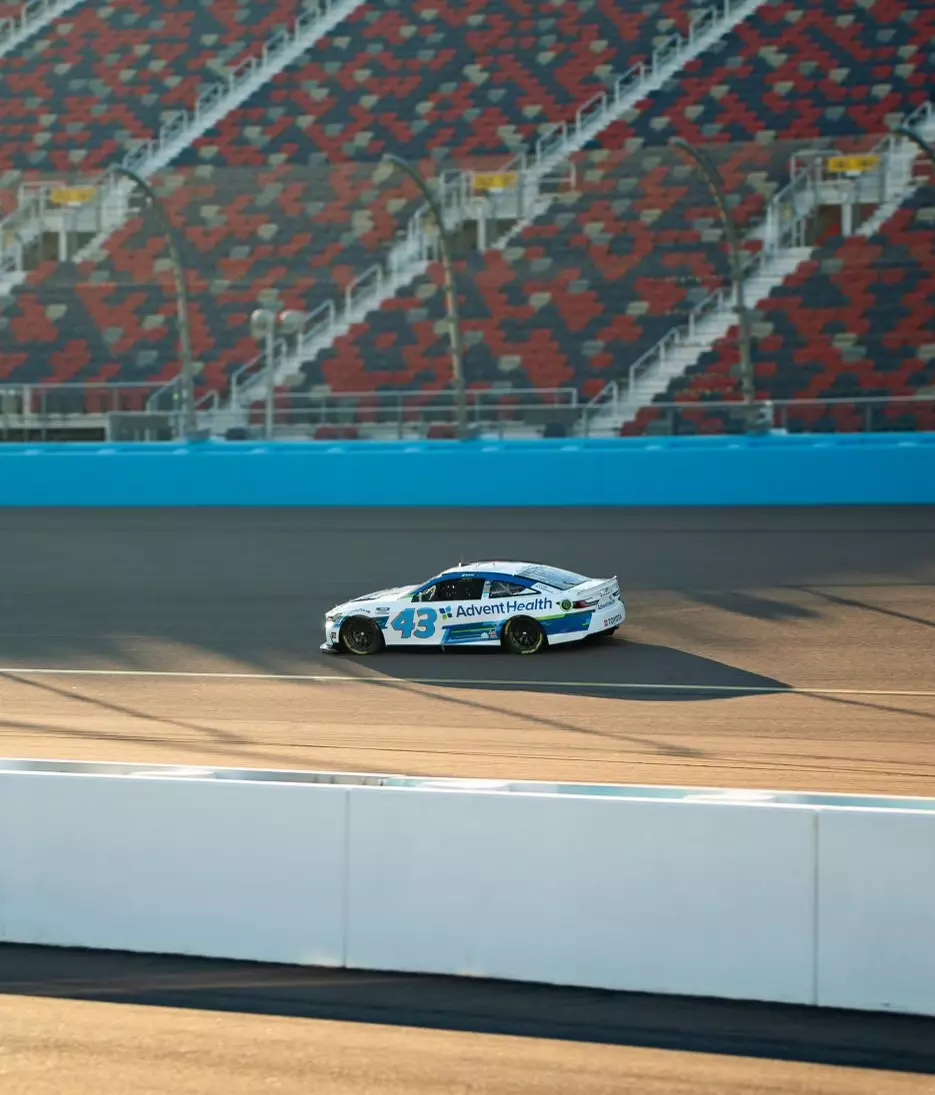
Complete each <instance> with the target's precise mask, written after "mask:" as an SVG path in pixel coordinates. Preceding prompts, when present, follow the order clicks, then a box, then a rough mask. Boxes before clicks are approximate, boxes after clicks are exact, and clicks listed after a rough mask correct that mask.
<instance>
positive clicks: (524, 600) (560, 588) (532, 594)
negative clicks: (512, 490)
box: [321, 562, 626, 655]
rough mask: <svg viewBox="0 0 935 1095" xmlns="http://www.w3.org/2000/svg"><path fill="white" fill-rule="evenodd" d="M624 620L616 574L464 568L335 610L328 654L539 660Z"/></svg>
mask: <svg viewBox="0 0 935 1095" xmlns="http://www.w3.org/2000/svg"><path fill="white" fill-rule="evenodd" d="M625 619H626V609H625V607H624V603H623V601H622V600H621V598H620V586H619V584H618V582H617V578H616V576H614V577H613V578H588V577H586V576H585V575H583V574H575V573H574V572H573V571H570V570H563V569H562V568H561V567H554V566H548V565H547V564H545V563H503V562H481V563H459V564H458V565H457V566H455V567H451V568H450V569H449V570H445V571H442V573H441V574H436V575H435V576H434V577H433V578H429V580H428V581H426V582H422V583H421V584H419V585H408V586H394V587H393V588H391V589H381V590H377V592H376V593H367V594H365V595H364V596H363V597H355V598H353V599H352V600H350V601H345V602H344V603H343V604H339V605H335V606H334V608H330V609H329V610H328V611H327V613H326V614H325V641H324V642H323V643H322V645H321V649H322V650H325V651H330V652H335V653H347V654H356V655H367V654H377V653H379V652H380V651H381V650H385V649H386V648H387V647H390V646H392V647H400V648H407V647H408V648H420V647H440V648H447V647H461V646H486V647H497V646H499V647H501V648H502V649H504V650H507V651H509V652H510V653H512V654H537V653H539V651H541V650H545V649H546V648H547V647H549V646H553V645H555V644H557V643H570V642H577V641H581V640H582V639H586V638H593V637H597V636H601V637H606V636H610V635H612V634H613V633H614V632H615V631H616V630H617V628H618V627H620V625H621V624H622V623H623V622H624V620H625Z"/></svg>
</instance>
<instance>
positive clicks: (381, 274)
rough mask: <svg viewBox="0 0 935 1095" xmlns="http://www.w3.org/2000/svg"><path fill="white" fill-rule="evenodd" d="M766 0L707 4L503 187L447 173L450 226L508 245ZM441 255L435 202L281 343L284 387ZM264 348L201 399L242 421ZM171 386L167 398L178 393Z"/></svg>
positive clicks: (539, 146) (279, 371)
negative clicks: (651, 100) (629, 118)
mask: <svg viewBox="0 0 935 1095" xmlns="http://www.w3.org/2000/svg"><path fill="white" fill-rule="evenodd" d="M764 3H766V0H720V2H719V3H718V4H717V5H716V6H714V7H710V8H707V9H705V10H703V11H701V12H699V13H698V14H697V15H696V16H695V17H694V19H693V20H692V23H691V27H690V29H689V32H688V34H687V35H681V34H677V33H676V34H673V35H671V36H670V37H669V38H667V39H666V40H665V41H664V42H662V43H660V45H659V46H657V48H656V49H655V50H654V51H653V55H652V57H651V58H650V60H649V61H648V62H647V63H641V64H638V65H634V66H633V67H632V68H631V69H629V71H627V72H626V73H624V74H623V75H622V76H620V77H618V79H617V80H616V81H615V83H614V86H613V88H612V89H611V90H609V91H605V92H601V93H600V94H598V95H596V96H594V97H593V98H592V99H590V100H589V101H588V102H586V103H584V104H583V105H582V106H581V107H580V108H579V109H578V111H577V112H576V114H575V117H574V119H573V120H571V121H567V122H559V123H557V124H555V125H553V126H552V127H551V128H550V129H548V130H547V131H546V132H545V133H543V134H542V136H540V137H539V139H538V141H537V142H536V144H535V146H534V147H533V148H532V149H531V150H529V151H526V152H523V153H520V154H519V155H517V156H514V157H513V158H511V159H510V160H509V161H507V162H506V163H505V164H503V166H502V167H501V168H500V169H499V170H497V171H496V172H490V173H488V172H485V173H484V174H492V175H495V176H497V177H498V178H499V179H502V180H505V185H504V187H503V189H502V190H494V191H493V192H487V193H480V194H479V193H478V192H477V188H476V186H475V177H474V175H475V173H474V172H449V173H446V174H445V175H443V176H442V178H441V179H439V180H438V185H437V188H436V196H437V199H438V203H439V205H440V207H441V209H442V211H443V214H444V219H445V224H446V227H447V228H448V229H449V231H451V232H455V231H457V230H458V229H459V228H461V227H462V226H463V225H465V224H467V223H468V222H476V224H477V229H478V240H479V247H480V249H481V250H486V249H487V248H488V247H491V248H492V247H503V246H505V245H506V244H507V243H508V242H509V240H510V239H512V238H513V237H514V236H516V235H517V234H518V233H519V232H521V231H522V229H523V228H524V227H525V226H526V225H528V224H529V223H531V222H532V221H533V220H534V219H536V218H537V217H539V216H541V215H542V213H543V212H545V210H546V209H547V208H548V207H549V205H550V204H551V201H552V200H553V195H554V193H555V192H556V191H557V190H560V189H561V188H562V187H563V186H566V185H569V184H571V185H573V183H574V173H573V169H572V168H571V157H572V156H573V155H574V154H575V153H576V152H580V151H581V150H582V149H583V148H585V147H586V146H587V145H588V144H589V143H590V142H591V141H593V140H594V139H595V138H596V137H597V136H598V135H599V134H600V133H601V132H603V130H605V129H606V128H607V127H608V126H610V125H612V124H613V123H614V122H616V121H619V120H620V119H622V118H623V117H624V116H625V115H626V114H628V113H629V112H630V111H633V110H634V109H636V108H637V107H638V106H639V104H640V103H641V102H642V101H643V100H644V99H646V98H647V97H649V96H650V95H652V94H653V92H656V91H658V90H660V89H661V88H662V87H663V85H664V84H666V83H667V82H669V81H671V80H672V79H673V78H674V77H677V76H678V74H679V72H680V71H681V70H682V69H683V68H684V66H685V65H686V64H688V62H690V61H692V60H694V59H695V58H697V57H699V56H700V55H701V54H702V53H704V52H705V51H706V50H708V49H709V48H710V47H711V46H712V45H714V44H715V43H716V42H718V41H720V40H721V39H722V38H723V37H724V36H725V35H726V34H728V33H730V31H732V30H733V29H734V28H735V27H736V26H737V25H738V24H739V23H742V22H743V21H744V20H745V19H747V18H748V17H749V16H750V15H752V14H753V13H754V12H755V11H756V10H757V9H758V8H760V7H762V6H763V4H764ZM439 257H440V253H439V245H438V240H437V232H436V231H435V229H434V224H433V221H432V217H431V211H430V210H429V208H428V206H427V205H425V206H423V207H422V208H421V209H419V210H418V211H417V212H416V213H415V214H414V216H413V217H412V219H411V220H410V222H409V225H408V227H407V229H406V232H405V236H404V238H403V239H402V240H401V241H400V242H399V243H398V244H397V245H396V246H394V247H393V248H392V249H391V250H390V252H389V254H388V255H387V258H386V260H385V262H384V263H382V264H380V265H376V266H373V267H371V268H370V269H368V270H366V271H365V272H364V273H363V274H361V276H360V277H359V278H357V280H356V281H354V282H353V283H352V284H351V285H350V286H349V287H348V288H347V290H346V292H345V293H344V295H343V297H342V298H341V299H340V300H338V301H329V302H327V303H325V304H323V305H321V306H320V307H319V308H317V309H316V310H315V311H314V312H312V313H310V314H309V316H308V317H307V324H306V329H305V331H304V333H303V334H302V335H301V336H300V337H299V339H298V340H297V344H296V345H295V346H291V345H289V344H287V343H286V342H285V341H283V342H280V343H277V345H276V349H275V352H274V356H273V362H272V366H271V367H272V368H273V369H274V377H275V382H276V385H277V386H280V385H288V382H289V380H290V379H291V378H292V377H293V376H294V375H295V373H296V372H297V371H298V369H299V368H300V367H301V366H302V365H303V364H304V363H306V362H308V361H312V360H314V359H315V358H316V357H317V356H318V354H320V353H322V352H323V351H325V350H327V349H328V348H329V347H331V346H332V345H333V344H334V342H335V341H336V340H337V339H338V338H340V337H341V336H342V335H344V334H346V333H347V332H348V331H349V330H350V329H351V328H352V327H354V326H356V325H357V324H359V323H362V322H363V321H364V320H365V319H366V318H367V316H368V315H369V314H370V313H372V312H374V311H376V310H377V309H378V308H380V307H381V305H382V304H383V303H384V302H386V301H387V300H390V299H392V298H393V297H394V296H396V294H397V293H399V292H400V291H401V290H403V289H405V288H407V287H408V286H409V285H411V284H412V283H413V282H414V281H415V280H416V278H418V277H420V276H421V275H423V274H424V273H425V272H426V271H427V270H428V268H429V266H430V265H431V264H432V263H433V262H435V261H437V260H438V259H439ZM269 367H270V365H269V364H268V362H267V360H266V357H265V355H262V354H260V355H257V357H255V358H254V359H253V360H251V361H249V362H247V363H246V364H245V365H244V366H243V367H242V368H241V369H240V370H239V371H238V372H237V373H235V374H234V376H233V378H232V385H231V391H230V393H229V395H228V397H227V399H226V400H222V399H221V398H220V396H219V394H218V393H210V394H209V395H208V396H206V397H205V398H204V400H203V402H202V408H203V409H205V410H207V409H208V408H215V409H216V410H217V411H218V412H220V416H221V417H222V418H224V419H225V420H226V421H228V422H229V423H230V424H231V425H238V426H239V425H243V424H244V422H245V421H246V417H247V415H248V413H249V407H250V405H251V404H253V403H255V402H257V401H259V400H260V399H261V398H263V395H264V393H265V392H266V390H267V389H268V380H267V369H268V368H269ZM171 387H172V386H170V388H169V389H166V391H165V392H164V393H160V398H164V397H165V396H166V395H168V394H170V390H171Z"/></svg>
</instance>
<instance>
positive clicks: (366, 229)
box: [0, 163, 419, 389]
mask: <svg viewBox="0 0 935 1095" xmlns="http://www.w3.org/2000/svg"><path fill="white" fill-rule="evenodd" d="M156 184H157V190H158V191H159V192H160V193H161V196H162V197H163V198H164V200H165V201H166V203H167V206H168V208H169V211H170V213H171V215H172V218H173V221H174V222H175V224H176V225H177V226H178V228H179V229H180V235H181V239H182V243H183V254H184V261H185V265H186V268H187V270H188V274H189V286H190V294H191V311H192V320H193V342H194V351H195V355H196V357H197V358H199V359H200V360H202V361H204V362H205V363H206V366H205V369H204V371H203V373H202V375H201V382H200V383H201V386H202V387H204V386H208V387H211V388H220V389H224V388H225V387H226V383H227V376H228V373H229V371H230V370H231V369H232V368H236V367H237V366H239V365H242V364H243V363H244V362H246V361H249V360H250V359H251V358H252V357H254V356H256V354H257V353H258V349H259V348H258V346H257V344H256V342H255V341H254V339H253V338H252V336H251V334H250V331H249V317H250V313H251V311H252V310H253V309H254V308H255V307H256V306H257V303H258V299H259V297H260V295H261V294H262V293H264V292H268V291H269V290H272V289H278V290H279V291H280V294H281V299H282V303H283V304H284V306H287V307H295V308H313V307H315V306H316V305H317V304H320V303H324V302H325V301H328V300H331V299H333V298H334V297H335V296H336V295H337V294H338V293H340V292H342V291H343V290H344V289H345V288H346V287H347V285H348V283H349V282H351V281H352V280H353V279H354V278H355V277H356V276H357V275H358V274H359V273H360V272H361V271H362V270H364V269H366V267H367V266H368V265H369V264H371V263H372V262H373V261H374V258H375V257H378V256H382V255H383V254H384V253H385V251H386V249H387V247H388V246H389V245H390V244H391V242H392V241H393V240H394V238H395V237H396V235H397V233H398V231H399V229H400V227H401V226H403V225H405V223H406V222H407V220H408V217H409V216H410V215H411V214H412V212H413V211H414V209H415V208H416V206H417V205H418V204H419V195H418V192H417V191H416V189H415V187H414V186H413V184H412V183H410V182H409V180H407V179H405V178H402V179H401V178H400V177H399V176H395V175H394V174H393V173H392V172H390V171H388V170H387V169H386V168H385V167H379V166H378V167H374V166H373V165H371V164H367V163H363V164H345V165H343V166H341V167H335V168H330V169H329V168H316V169H312V170H310V169H306V170H300V169H293V168H279V169H268V170H265V171H255V170H252V169H246V170H244V169H229V168H210V167H201V168H198V169H197V170H195V171H193V172H167V173H166V174H165V175H162V176H159V177H158V179H157V180H156ZM167 257H168V248H167V245H166V242H165V239H164V237H163V234H162V232H161V231H160V229H159V226H158V225H157V224H156V223H154V219H153V216H152V214H151V213H146V214H145V215H142V216H138V217H135V218H134V219H132V220H131V221H129V222H128V223H127V224H126V225H125V226H124V227H123V228H122V229H120V230H119V231H118V232H116V233H115V234H114V235H113V236H112V237H111V239H110V241H109V242H108V246H107V248H106V250H105V252H104V254H103V255H102V256H101V257H100V258H99V259H98V260H88V261H86V262H84V263H82V264H80V265H79V266H77V267H73V266H70V265H69V266H60V265H58V264H57V263H47V264H46V265H45V266H43V267H42V268H41V269H39V270H37V271H35V272H34V273H33V274H32V275H31V276H30V278H29V280H28V282H27V283H26V284H25V285H24V286H23V287H22V288H21V289H18V290H17V291H16V292H15V293H14V294H13V296H12V298H10V299H8V300H6V301H0V331H3V330H4V329H8V330H10V331H11V333H12V335H13V339H12V344H13V346H14V349H13V350H8V349H7V347H8V346H9V345H10V341H8V340H3V343H2V344H0V345H2V349H0V377H2V378H5V379H15V380H16V381H18V382H21V383H38V382H41V381H45V382H51V381H57V382H65V381H68V382H74V381H78V380H87V381H92V380H94V381H97V380H101V379H116V378H119V379H120V380H121V381H124V382H128V383H129V382H133V383H144V382H149V381H161V380H164V379H167V378H169V377H171V376H172V375H174V374H175V372H177V370H178V341H177V331H176V323H175V318H174V316H175V286H174V281H173V280H172V274H171V267H169V265H168V262H167Z"/></svg>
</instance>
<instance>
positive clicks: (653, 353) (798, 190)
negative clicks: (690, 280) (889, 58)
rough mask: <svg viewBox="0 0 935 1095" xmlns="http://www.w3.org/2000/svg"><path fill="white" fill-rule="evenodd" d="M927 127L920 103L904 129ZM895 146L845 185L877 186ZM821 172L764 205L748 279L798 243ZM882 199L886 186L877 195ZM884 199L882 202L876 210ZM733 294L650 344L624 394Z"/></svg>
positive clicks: (609, 396)
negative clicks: (802, 205)
mask: <svg viewBox="0 0 935 1095" xmlns="http://www.w3.org/2000/svg"><path fill="white" fill-rule="evenodd" d="M930 121H935V104H932V103H922V104H921V105H920V106H918V107H917V108H916V109H915V110H914V111H912V113H911V114H909V115H908V116H907V119H906V123H905V124H907V125H914V126H922V125H925V124H927V123H928V122H930ZM898 145H899V142H898V140H897V138H895V137H894V135H893V134H887V135H886V136H885V137H882V138H881V139H880V140H879V141H878V142H877V143H876V144H875V145H874V146H873V149H872V151H871V153H870V154H871V155H879V156H880V158H881V163H880V165H879V166H878V167H876V168H873V169H872V170H871V171H870V172H867V174H866V176H864V177H863V179H855V180H851V181H850V182H849V183H848V185H849V186H851V187H852V190H853V192H855V193H856V190H857V188H858V186H860V185H866V178H867V176H870V177H871V178H877V177H878V178H879V179H880V180H881V181H882V180H885V178H886V177H887V174H886V173H887V170H888V163H889V160H890V157H891V155H892V154H893V153H895V152H896V151H897V150H898ZM820 171H821V163H820V162H819V161H812V162H810V163H809V164H807V165H806V166H805V167H803V168H802V170H801V171H799V172H798V173H797V174H796V175H795V176H794V177H793V178H792V180H791V181H790V182H789V183H787V184H786V186H784V187H783V188H782V190H780V191H778V192H777V193H776V194H775V195H774V196H773V198H772V199H771V200H770V202H769V204H768V205H767V208H766V211H765V213H764V217H763V221H762V226H763V228H764V238H763V241H762V244H763V245H762V248H761V249H760V250H759V251H756V252H748V254H749V256H750V257H749V259H748V260H747V263H746V267H745V271H744V272H745V273H746V275H747V276H748V277H750V278H752V277H755V276H756V275H757V274H758V273H759V272H760V270H761V269H762V267H763V266H764V265H765V263H766V261H767V259H771V258H774V257H776V256H777V255H778V254H780V253H781V252H782V251H784V250H786V249H788V248H790V247H794V246H796V245H797V243H796V241H798V240H801V239H802V238H804V237H803V229H804V224H805V219H806V218H807V216H808V215H809V213H810V212H811V208H810V207H809V208H806V209H805V210H804V211H800V210H799V209H798V198H799V197H803V196H808V195H809V194H811V195H812V196H814V194H815V192H816V191H815V187H816V185H817V183H818V173H819V172H820ZM881 194H884V195H885V186H884V188H883V189H882V190H881ZM883 200H885V197H881V204H882V202H883ZM787 210H788V211H790V212H791V218H790V219H789V220H788V221H786V222H785V223H783V213H784V212H785V211H787ZM732 301H733V294H732V293H731V292H730V291H729V290H728V289H717V290H715V291H714V292H712V293H711V294H709V295H708V296H707V297H705V298H704V300H702V301H701V302H700V303H698V304H697V305H695V307H694V308H693V309H692V310H691V312H689V314H688V315H687V317H686V319H685V321H684V322H683V323H681V324H678V325H677V326H675V327H673V328H672V329H671V330H670V331H668V332H667V333H666V334H665V335H663V336H662V338H660V339H659V340H658V342H656V343H654V344H653V345H652V346H651V347H650V348H649V349H648V350H647V351H646V352H645V353H643V354H641V355H640V357H639V358H637V360H636V361H634V362H633V363H632V364H631V365H630V366H629V367H628V369H627V373H626V391H627V392H628V393H629V392H632V391H633V390H634V388H635V385H636V384H637V383H638V381H639V379H640V377H641V376H642V375H643V374H644V373H645V372H646V371H647V370H648V369H649V367H650V366H651V365H652V364H654V363H655V362H657V361H663V360H665V357H666V354H667V352H668V351H670V350H671V349H674V348H675V347H676V346H684V345H686V344H688V343H690V342H691V340H692V339H693V338H694V337H695V333H696V328H697V326H698V324H699V323H700V322H701V321H702V320H703V319H705V318H706V317H707V316H709V315H712V314H714V313H715V312H718V311H720V310H721V309H723V308H726V307H728V306H730V305H731V302H732ZM620 388H621V380H620V379H619V378H616V379H614V380H611V381H608V383H607V384H606V385H605V386H604V388H602V389H601V391H600V392H598V393H597V395H595V396H594V397H593V398H592V399H591V400H590V401H589V404H588V408H589V411H596V410H597V409H598V408H600V407H603V406H606V405H607V404H609V403H613V404H615V405H616V404H617V403H618V402H619V399H620Z"/></svg>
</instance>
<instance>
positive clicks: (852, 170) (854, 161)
mask: <svg viewBox="0 0 935 1095" xmlns="http://www.w3.org/2000/svg"><path fill="white" fill-rule="evenodd" d="M879 163H880V157H879V156H832V157H831V158H830V159H829V160H828V161H827V168H828V170H829V171H831V172H832V173H833V174H835V175H862V174H863V173H864V172H865V171H872V170H873V169H874V168H875V167H877V166H878V165H879Z"/></svg>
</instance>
